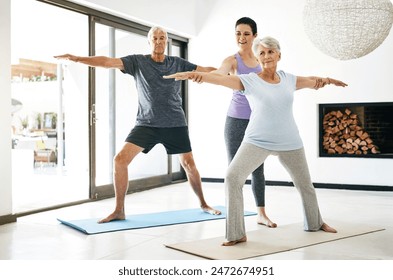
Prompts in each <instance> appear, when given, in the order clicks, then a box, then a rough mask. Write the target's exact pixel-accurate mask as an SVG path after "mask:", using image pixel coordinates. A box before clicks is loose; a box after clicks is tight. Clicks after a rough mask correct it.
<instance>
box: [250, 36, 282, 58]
mask: <svg viewBox="0 0 393 280" xmlns="http://www.w3.org/2000/svg"><path fill="white" fill-rule="evenodd" d="M260 45H261V46H263V47H265V48H268V49H275V50H278V51H279V52H281V48H280V43H279V42H278V41H277V40H276V39H274V38H273V37H270V36H267V37H264V38H262V39H260V38H256V39H255V40H254V43H253V46H252V51H253V52H254V55H255V56H256V57H258V56H259V53H258V46H260Z"/></svg>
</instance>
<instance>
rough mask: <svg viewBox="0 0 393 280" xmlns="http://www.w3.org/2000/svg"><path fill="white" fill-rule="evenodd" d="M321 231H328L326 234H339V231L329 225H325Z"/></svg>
mask: <svg viewBox="0 0 393 280" xmlns="http://www.w3.org/2000/svg"><path fill="white" fill-rule="evenodd" d="M321 230H323V231H326V232H331V233H337V230H336V229H334V228H332V227H330V226H329V225H328V224H326V223H323V225H322V226H321Z"/></svg>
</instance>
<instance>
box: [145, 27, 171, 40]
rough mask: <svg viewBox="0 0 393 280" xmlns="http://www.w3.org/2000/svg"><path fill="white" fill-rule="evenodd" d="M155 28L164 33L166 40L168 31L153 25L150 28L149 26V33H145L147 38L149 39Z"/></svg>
mask: <svg viewBox="0 0 393 280" xmlns="http://www.w3.org/2000/svg"><path fill="white" fill-rule="evenodd" d="M156 30H161V31H162V32H164V33H165V38H166V39H167V40H168V32H166V30H165V29H164V28H162V27H161V26H153V27H152V28H150V30H149V33H147V38H148V39H149V40H150V39H151V37H152V36H153V33H154V32H155V31H156Z"/></svg>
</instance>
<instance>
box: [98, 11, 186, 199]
mask: <svg viewBox="0 0 393 280" xmlns="http://www.w3.org/2000/svg"><path fill="white" fill-rule="evenodd" d="M91 28H92V34H94V42H93V43H94V44H93V45H94V51H95V55H102V56H110V57H122V56H126V55H129V54H149V53H150V47H149V45H148V39H147V29H146V30H139V29H136V28H132V27H125V26H120V25H116V24H113V23H112V22H108V21H105V20H103V19H97V18H93V19H92V24H91ZM172 42H173V40H169V44H170V46H169V47H168V51H167V53H169V52H171V51H172V50H175V51H176V52H177V53H178V54H180V47H179V46H174V47H173V48H172ZM91 75H92V77H93V79H92V80H93V81H94V82H93V83H94V86H93V87H92V93H91V94H92V97H91V118H92V119H91V139H92V143H91V144H92V145H91V147H92V163H93V169H92V178H91V181H92V182H93V184H92V189H91V193H92V197H93V198H97V199H99V198H104V197H109V196H113V195H114V189H113V157H114V155H115V154H116V153H117V152H118V151H119V150H120V149H121V148H122V146H123V145H124V140H125V138H126V137H127V135H128V133H129V132H130V131H131V129H132V128H133V127H134V125H135V119H136V115H137V111H138V95H137V90H136V86H135V82H134V78H133V77H132V76H130V75H128V74H123V73H122V72H121V71H119V70H114V69H109V70H108V69H102V68H101V69H100V68H96V69H93V70H92V72H91ZM172 157H173V158H174V159H172ZM128 178H129V181H130V187H129V192H134V191H139V190H144V189H149V188H152V187H156V186H160V185H166V184H169V183H171V182H172V181H173V180H174V179H185V176H184V174H183V173H182V171H181V168H180V163H179V161H178V157H177V156H168V155H167V154H166V151H165V148H164V147H163V146H162V145H157V146H155V147H154V148H153V149H152V150H151V151H150V152H149V153H148V154H144V153H141V154H139V155H138V156H137V157H136V158H135V159H134V160H133V162H132V163H131V164H130V166H129V169H128Z"/></svg>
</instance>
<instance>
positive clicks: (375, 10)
mask: <svg viewBox="0 0 393 280" xmlns="http://www.w3.org/2000/svg"><path fill="white" fill-rule="evenodd" d="M392 23H393V5H392V2H390V0H307V1H306V5H305V7H304V12H303V24H304V29H305V32H306V34H307V36H308V37H309V38H310V40H311V41H312V43H313V44H314V45H315V46H316V47H317V48H318V49H319V50H320V51H322V52H323V53H325V54H327V55H329V56H331V57H334V58H337V59H340V60H349V59H354V58H359V57H362V56H364V55H366V54H368V53H370V52H372V51H373V50H375V49H376V48H377V47H378V46H379V45H381V44H382V42H383V41H384V40H385V39H386V37H387V36H388V35H389V32H390V29H391V27H392ZM392 51H393V50H392Z"/></svg>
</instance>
